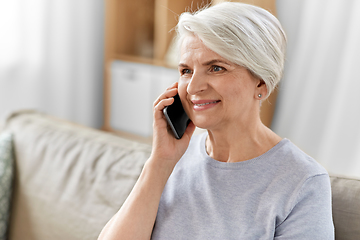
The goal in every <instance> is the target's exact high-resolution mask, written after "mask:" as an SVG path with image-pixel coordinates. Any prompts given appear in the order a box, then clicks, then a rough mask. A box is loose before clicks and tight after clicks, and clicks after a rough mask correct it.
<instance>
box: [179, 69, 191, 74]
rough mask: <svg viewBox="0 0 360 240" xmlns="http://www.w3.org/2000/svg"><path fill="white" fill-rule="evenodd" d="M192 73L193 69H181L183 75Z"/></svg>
mask: <svg viewBox="0 0 360 240" xmlns="http://www.w3.org/2000/svg"><path fill="white" fill-rule="evenodd" d="M191 73H192V71H191V70H190V69H188V68H184V69H181V70H180V74H181V75H184V74H191Z"/></svg>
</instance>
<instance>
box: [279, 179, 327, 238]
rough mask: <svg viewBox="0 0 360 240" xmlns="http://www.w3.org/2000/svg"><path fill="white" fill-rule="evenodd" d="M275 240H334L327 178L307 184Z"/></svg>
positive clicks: (312, 180) (280, 227)
mask: <svg viewBox="0 0 360 240" xmlns="http://www.w3.org/2000/svg"><path fill="white" fill-rule="evenodd" d="M274 239H276V240H283V239H292V240H296V239H299V240H300V239H302V240H303V239H314V240H330V239H334V226H333V222H332V209H331V186H330V180H329V176H328V175H327V174H322V175H317V176H314V177H311V178H309V179H307V180H306V181H305V183H304V185H303V186H302V189H301V191H300V192H299V194H298V197H297V201H296V204H295V206H294V207H293V209H292V210H291V212H290V214H289V215H288V216H287V218H286V219H285V220H284V221H283V222H282V223H281V224H280V225H278V226H276V230H275V238H274Z"/></svg>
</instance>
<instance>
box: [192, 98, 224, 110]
mask: <svg viewBox="0 0 360 240" xmlns="http://www.w3.org/2000/svg"><path fill="white" fill-rule="evenodd" d="M191 102H192V103H193V109H194V110H196V111H199V110H206V109H209V108H212V107H214V106H216V105H217V104H218V103H219V102H220V100H211V99H206V100H192V101H191Z"/></svg>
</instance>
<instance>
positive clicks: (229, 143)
mask: <svg viewBox="0 0 360 240" xmlns="http://www.w3.org/2000/svg"><path fill="white" fill-rule="evenodd" d="M208 133H209V135H208V138H207V139H206V151H207V153H208V154H209V156H210V157H212V158H213V159H215V160H218V161H222V162H240V161H246V160H249V159H252V158H255V157H258V156H260V155H262V154H264V153H265V152H267V151H269V150H270V149H271V148H272V147H274V146H275V145H276V144H277V143H279V142H280V141H281V138H280V137H279V136H278V135H276V134H275V133H274V132H272V131H271V130H270V129H269V128H267V127H266V126H265V125H264V124H262V122H261V121H260V119H259V120H258V121H255V122H253V123H252V124H251V126H249V125H246V126H242V125H241V124H238V123H236V124H234V125H233V126H227V127H224V128H222V129H217V130H208Z"/></svg>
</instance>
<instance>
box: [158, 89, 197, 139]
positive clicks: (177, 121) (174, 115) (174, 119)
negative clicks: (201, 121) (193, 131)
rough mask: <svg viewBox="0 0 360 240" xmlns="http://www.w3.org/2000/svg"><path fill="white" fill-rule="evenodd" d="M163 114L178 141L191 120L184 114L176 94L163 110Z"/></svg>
mask: <svg viewBox="0 0 360 240" xmlns="http://www.w3.org/2000/svg"><path fill="white" fill-rule="evenodd" d="M163 113H164V115H165V117H166V120H167V122H168V124H169V126H170V128H171V130H172V132H173V133H174V136H175V138H176V139H180V138H181V137H182V136H183V135H184V133H185V130H186V128H187V126H188V125H189V123H190V121H191V120H190V119H189V117H188V115H187V114H186V112H185V110H184V108H183V106H182V104H181V100H180V97H179V95H178V94H177V95H176V96H175V97H174V102H173V103H172V104H171V105H170V106H167V107H165V108H164V110H163Z"/></svg>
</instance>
